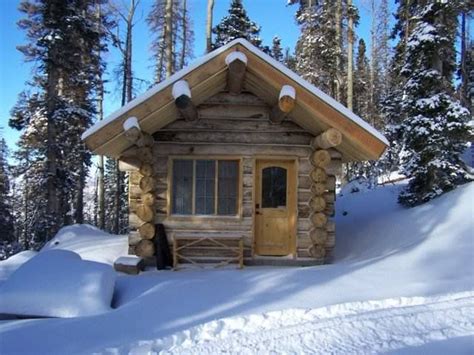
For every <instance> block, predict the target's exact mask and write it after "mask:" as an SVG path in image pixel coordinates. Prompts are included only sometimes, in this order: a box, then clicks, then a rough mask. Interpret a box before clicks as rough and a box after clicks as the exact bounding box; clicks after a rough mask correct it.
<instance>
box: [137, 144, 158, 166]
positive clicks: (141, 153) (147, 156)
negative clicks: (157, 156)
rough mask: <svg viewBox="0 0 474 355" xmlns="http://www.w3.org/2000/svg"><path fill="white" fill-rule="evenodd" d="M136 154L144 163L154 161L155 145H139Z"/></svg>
mask: <svg viewBox="0 0 474 355" xmlns="http://www.w3.org/2000/svg"><path fill="white" fill-rule="evenodd" d="M136 155H137V156H138V157H139V158H140V159H141V161H142V162H144V163H153V158H154V157H153V147H139V148H138V149H137V152H136Z"/></svg>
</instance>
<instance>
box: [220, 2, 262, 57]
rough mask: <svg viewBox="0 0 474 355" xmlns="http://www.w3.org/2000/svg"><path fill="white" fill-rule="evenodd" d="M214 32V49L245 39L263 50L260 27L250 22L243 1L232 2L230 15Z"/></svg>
mask: <svg viewBox="0 0 474 355" xmlns="http://www.w3.org/2000/svg"><path fill="white" fill-rule="evenodd" d="M212 32H213V33H214V34H215V35H216V38H215V41H214V44H213V47H214V48H219V47H222V46H223V45H225V44H227V43H229V42H231V41H233V40H234V39H236V38H245V39H246V40H247V41H249V42H250V43H252V44H253V45H255V46H256V47H260V48H262V40H261V38H260V26H258V25H257V24H256V23H255V22H253V21H252V20H250V18H249V17H248V15H247V12H246V11H245V9H244V5H243V3H242V0H232V2H231V4H230V8H229V10H228V15H227V16H225V17H224V18H223V19H222V20H221V21H220V22H219V24H218V25H217V26H216V27H214V29H213V30H212Z"/></svg>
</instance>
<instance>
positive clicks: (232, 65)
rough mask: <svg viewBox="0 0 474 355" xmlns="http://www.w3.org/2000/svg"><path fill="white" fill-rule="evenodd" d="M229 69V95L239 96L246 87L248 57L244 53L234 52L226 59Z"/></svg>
mask: <svg viewBox="0 0 474 355" xmlns="http://www.w3.org/2000/svg"><path fill="white" fill-rule="evenodd" d="M225 63H226V64H227V67H228V68H229V72H228V75H227V87H228V89H229V93H231V94H233V95H238V94H240V93H241V91H242V88H243V86H244V78H245V71H246V69H247V57H246V56H245V54H244V53H242V52H232V53H230V54H229V55H227V57H226V58H225Z"/></svg>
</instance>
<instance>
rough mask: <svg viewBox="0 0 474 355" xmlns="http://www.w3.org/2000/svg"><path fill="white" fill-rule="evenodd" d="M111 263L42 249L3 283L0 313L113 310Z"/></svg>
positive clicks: (51, 314) (42, 314)
mask: <svg viewBox="0 0 474 355" xmlns="http://www.w3.org/2000/svg"><path fill="white" fill-rule="evenodd" d="M115 278H116V274H115V271H114V270H113V269H112V267H111V266H109V265H105V264H101V263H96V262H92V261H84V260H82V259H81V257H80V256H79V255H77V254H76V253H73V252H71V251H66V250H50V251H46V252H42V253H39V254H38V255H36V256H35V257H33V258H31V259H30V260H28V261H27V262H26V263H25V264H23V265H22V266H20V267H19V268H18V269H17V270H16V271H15V272H14V273H13V274H12V275H11V276H10V278H8V280H6V281H5V282H4V283H3V284H2V285H0V314H15V315H23V316H36V317H66V318H69V317H78V316H90V315H96V314H100V313H104V312H107V311H110V310H111V307H110V304H111V302H112V296H113V292H114V286H115Z"/></svg>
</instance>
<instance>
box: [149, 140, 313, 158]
mask: <svg viewBox="0 0 474 355" xmlns="http://www.w3.org/2000/svg"><path fill="white" fill-rule="evenodd" d="M237 152H238V154H239V155H243V156H252V155H279V156H291V157H293V156H296V157H308V156H309V153H310V152H311V149H310V148H309V147H308V146H298V145H288V144H281V145H278V144H274V143H266V144H248V143H242V144H238V143H234V144H229V143H213V144H211V143H203V144H200V143H186V142H166V143H164V142H156V143H155V145H154V154H155V156H156V157H168V156H169V155H236V153H237Z"/></svg>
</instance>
